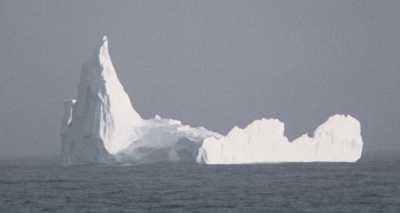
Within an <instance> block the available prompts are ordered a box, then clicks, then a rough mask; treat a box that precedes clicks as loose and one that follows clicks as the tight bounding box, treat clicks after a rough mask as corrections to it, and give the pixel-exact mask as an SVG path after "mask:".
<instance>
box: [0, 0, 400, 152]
mask: <svg viewBox="0 0 400 213" xmlns="http://www.w3.org/2000/svg"><path fill="white" fill-rule="evenodd" d="M399 11H400V1H395V0H394V1H372V0H371V1H317V0H315V1H306V0H302V1H297V0H293V1H263V0H260V1H222V0H221V1H183V0H182V1H172V0H170V1H90V2H89V1H33V0H32V1H12V0H10V1H4V0H0V156H9V155H11V156H14V155H16V156H21V155H55V154H57V153H58V152H59V149H60V140H59V136H58V134H59V125H60V120H61V117H62V113H63V100H64V99H68V98H73V97H75V96H76V92H77V84H78V80H79V79H78V78H79V73H80V66H81V64H82V62H83V61H84V60H86V59H87V58H88V57H89V55H91V54H92V52H93V49H94V48H95V47H96V46H97V44H98V42H99V41H100V39H101V36H102V35H103V34H107V35H108V37H109V40H110V49H111V54H112V59H113V62H114V65H115V67H116V69H117V72H118V74H119V77H120V79H121V81H122V83H123V84H124V86H125V89H126V90H127V92H128V93H129V95H130V97H131V99H132V101H133V104H134V107H135V108H136V110H137V111H138V112H139V113H140V114H141V115H142V116H144V117H146V118H148V117H153V116H154V114H156V113H158V114H160V115H161V116H163V117H171V118H175V119H179V120H182V121H184V122H185V123H189V124H192V125H195V126H197V125H204V126H205V127H207V128H209V129H212V130H216V131H219V132H221V133H224V134H225V133H226V132H227V131H229V130H230V128H232V127H233V126H234V125H239V126H241V127H244V126H245V125H246V124H248V123H249V122H251V121H252V120H254V119H257V118H261V117H267V118H269V117H277V118H279V119H281V120H282V121H284V122H285V124H286V133H287V135H288V136H289V138H290V139H293V138H295V137H297V136H300V134H302V133H304V132H310V133H312V131H313V130H314V129H315V128H316V127H317V126H318V125H319V124H321V123H322V122H324V121H325V120H326V119H327V118H328V117H329V116H330V115H332V114H335V113H345V114H351V115H353V116H354V117H356V118H357V119H359V120H360V122H361V124H362V131H363V132H362V133H363V137H364V141H365V143H366V146H365V151H366V152H367V153H372V152H376V153H379V152H380V153H383V152H384V151H388V150H400V146H399V140H398V139H397V138H398V137H399V135H400V115H399V113H400V101H399V91H400V40H399V39H400V22H399V20H400V13H399Z"/></svg>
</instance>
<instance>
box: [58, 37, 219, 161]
mask: <svg viewBox="0 0 400 213" xmlns="http://www.w3.org/2000/svg"><path fill="white" fill-rule="evenodd" d="M64 107H65V112H64V117H63V120H62V124H61V139H62V151H61V157H62V163H63V164H65V165H71V164H84V163H114V162H120V161H128V162H135V161H140V162H143V161H145V160H149V161H150V160H152V161H153V159H149V157H148V155H150V156H152V155H151V153H153V152H156V151H157V152H159V151H160V150H165V151H167V150H168V151H167V152H168V153H170V154H169V156H166V158H165V159H160V160H177V159H179V156H178V155H176V156H173V154H174V153H173V151H171V150H172V149H173V148H172V146H174V145H175V144H177V143H178V142H179V141H184V140H186V141H187V142H189V141H190V143H194V142H196V143H200V142H201V141H202V140H203V139H204V138H206V137H212V136H218V134H217V133H214V132H211V131H208V130H206V129H204V128H198V129H196V128H191V127H189V126H186V125H182V124H181V123H180V122H179V121H175V120H170V119H161V118H160V117H156V118H155V119H150V120H144V119H142V118H141V116H140V115H139V114H138V113H137V112H136V111H135V110H134V108H133V107H132V104H131V101H130V99H129V96H128V95H127V94H126V92H125V90H124V88H123V86H122V84H121V82H120V81H119V79H118V76H117V74H116V72H115V68H114V66H113V64H112V62H111V58H110V53H109V50H108V40H107V37H106V36H104V37H103V40H102V42H101V45H100V46H99V47H98V48H97V49H96V51H95V54H94V55H93V56H92V57H91V58H90V59H89V60H88V61H87V62H86V63H84V65H83V66H82V71H81V76H80V83H79V88H78V95H77V99H76V100H68V101H66V102H65V103H64ZM196 146H200V144H196ZM194 147H195V146H193V148H194ZM170 149H171V150H170ZM140 150H146V152H143V151H142V152H140ZM193 152H194V151H193ZM129 154H130V155H131V156H128V155H129ZM139 154H140V155H139ZM196 154H197V148H196ZM133 155H134V156H133ZM194 155H195V154H194ZM193 159H195V156H194V157H193Z"/></svg>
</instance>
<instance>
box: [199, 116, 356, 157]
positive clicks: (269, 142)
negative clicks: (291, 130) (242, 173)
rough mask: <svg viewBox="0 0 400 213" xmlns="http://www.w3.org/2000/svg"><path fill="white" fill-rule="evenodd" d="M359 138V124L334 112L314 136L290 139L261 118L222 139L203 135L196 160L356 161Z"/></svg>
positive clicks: (279, 124) (275, 124)
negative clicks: (205, 137)
mask: <svg viewBox="0 0 400 213" xmlns="http://www.w3.org/2000/svg"><path fill="white" fill-rule="evenodd" d="M362 147H363V141H362V138H361V130H360V123H359V122H358V121H357V120H356V119H355V118H353V117H351V116H344V115H334V116H332V117H330V118H329V119H328V120H327V121H326V122H325V123H324V124H322V125H321V126H319V127H318V128H317V129H316V130H315V132H314V137H312V138H311V137H309V136H307V135H303V136H301V137H300V138H298V139H296V140H294V141H293V142H290V141H289V140H288V139H287V137H286V136H285V135H284V124H283V123H282V122H280V121H279V120H276V119H269V120H267V119H261V120H256V121H254V122H253V123H251V124H249V125H248V126H247V127H246V128H244V129H240V128H238V127H235V128H233V129H232V130H231V131H230V132H229V133H228V135H227V136H225V137H222V138H219V139H218V138H207V139H206V140H205V141H204V142H203V144H202V146H201V147H200V149H199V152H198V156H197V159H196V161H197V162H198V163H205V164H249V163H277V162H356V161H357V160H358V159H360V157H361V153H362Z"/></svg>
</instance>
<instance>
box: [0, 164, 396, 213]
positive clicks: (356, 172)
mask: <svg viewBox="0 0 400 213" xmlns="http://www.w3.org/2000/svg"><path fill="white" fill-rule="evenodd" d="M0 162H1V163H0V212H229V213H231V212H251V213H253V212H318V213H324V212H335V213H339V212H363V213H367V212H385V213H386V212H389V213H390V212H393V213H398V212H400V166H399V163H400V160H382V159H381V160H368V161H361V162H359V163H357V164H345V163H309V164H300V163H299V164H269V165H241V166H205V165H194V164H166V163H159V164H150V165H137V166H121V167H115V166H114V167H111V166H74V167H61V166H58V165H57V164H55V163H49V161H45V160H18V161H13V160H2V161H0Z"/></svg>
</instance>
